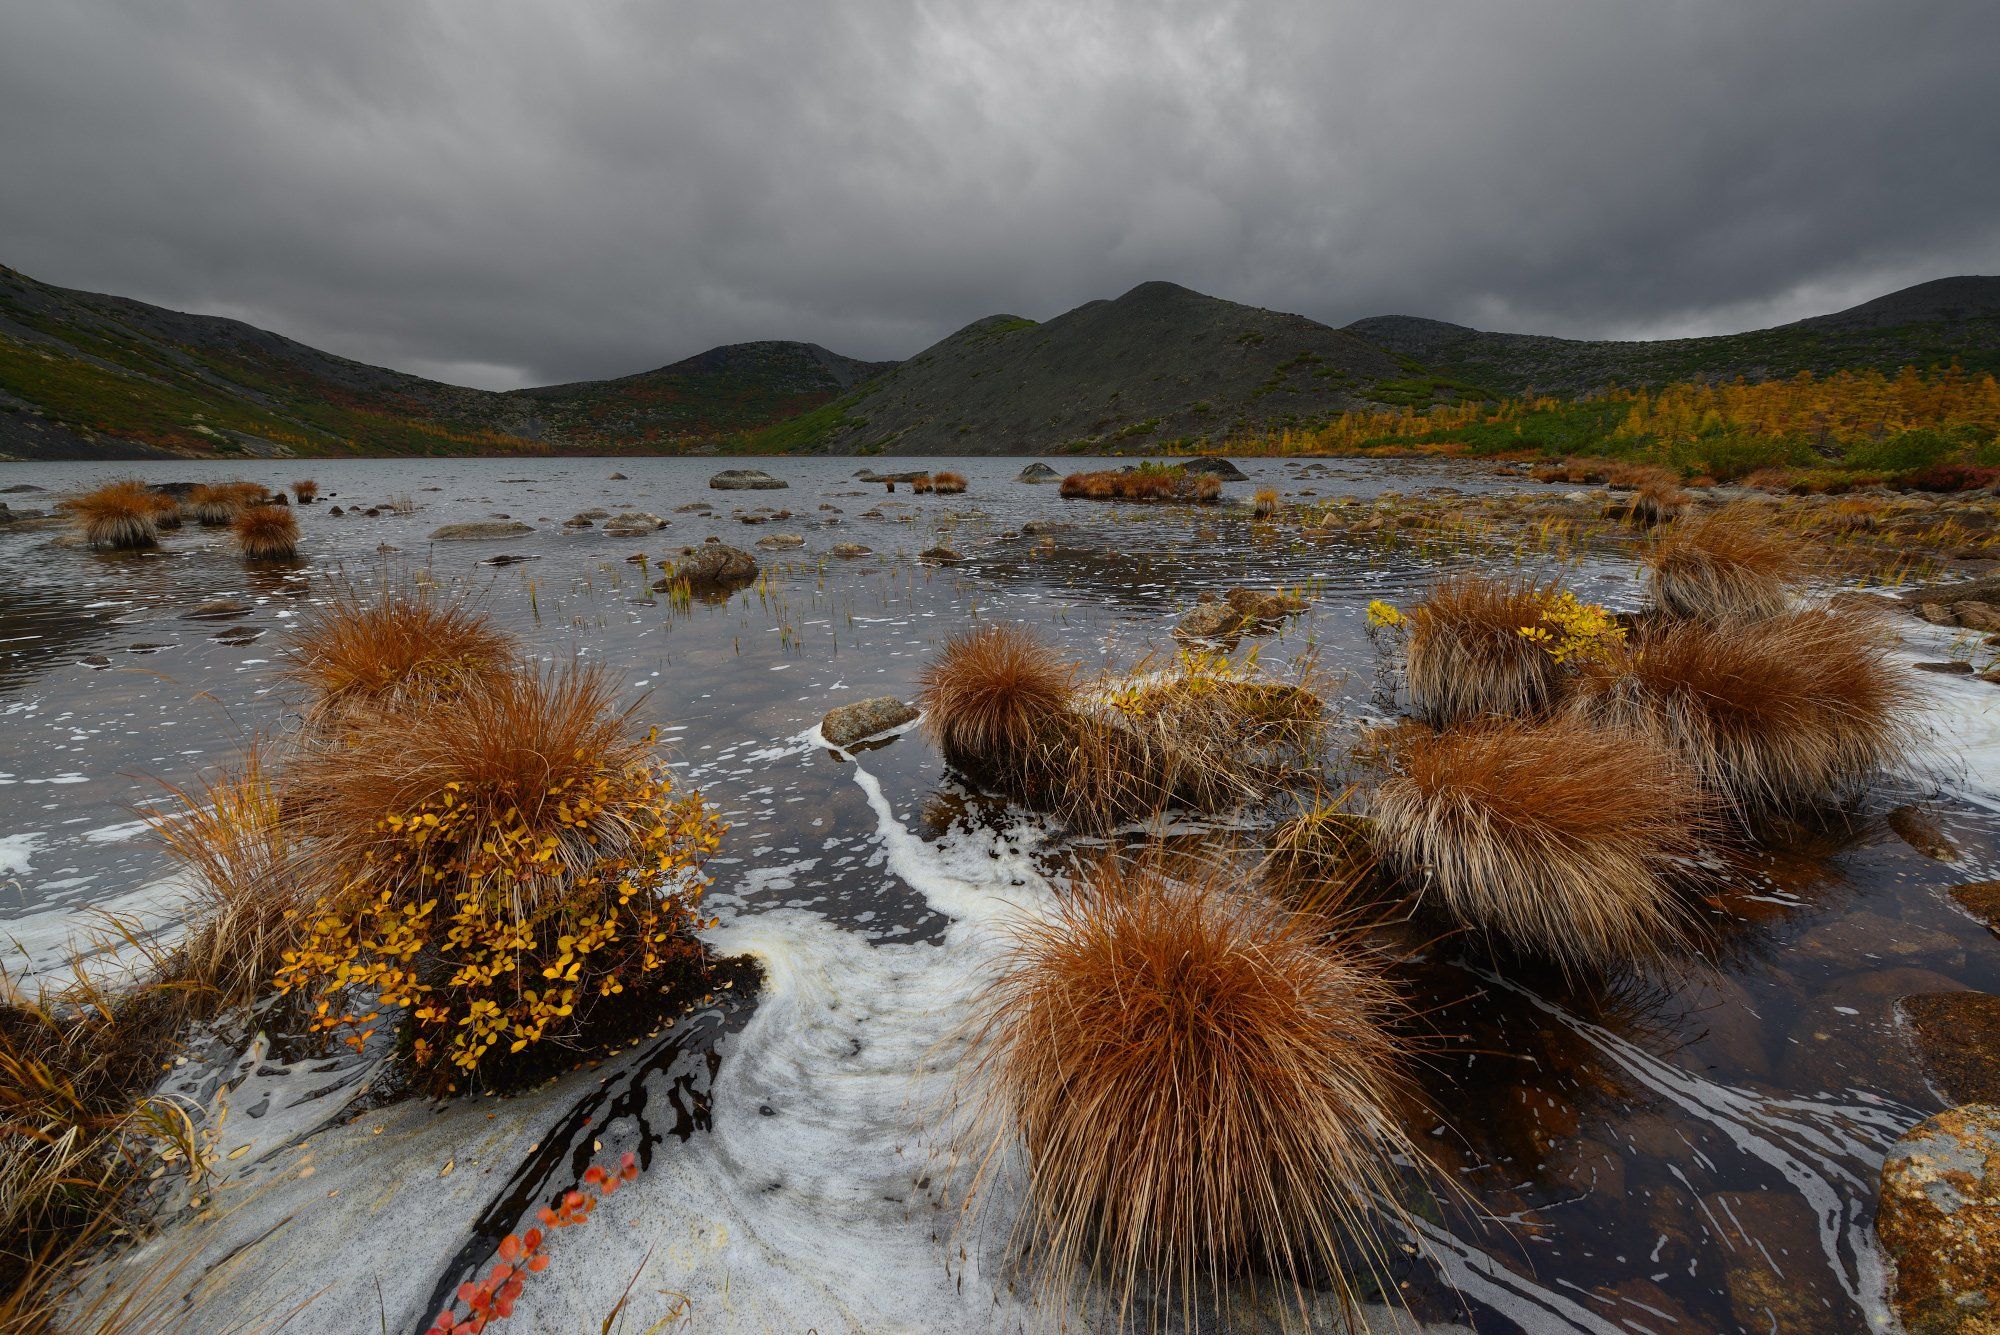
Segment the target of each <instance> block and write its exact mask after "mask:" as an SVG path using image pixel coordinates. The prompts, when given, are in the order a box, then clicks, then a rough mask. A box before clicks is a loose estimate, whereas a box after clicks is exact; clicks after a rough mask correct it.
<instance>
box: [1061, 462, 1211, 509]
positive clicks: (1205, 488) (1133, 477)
mask: <svg viewBox="0 0 2000 1335" xmlns="http://www.w3.org/2000/svg"><path fill="white" fill-rule="evenodd" d="M1061 494H1062V495H1063V496H1064V497H1065V498H1068V499H1071V500H1086V501H1166V502H1178V503H1180V504H1189V505H1206V504H1210V503H1212V502H1214V501H1215V500H1217V499H1218V498H1219V497H1221V495H1222V480H1221V479H1220V478H1218V477H1215V476H1213V475H1211V474H1208V473H1190V472H1188V470H1187V469H1185V468H1182V467H1180V466H1178V465H1175V466H1173V467H1170V468H1162V467H1156V466H1148V465H1141V466H1140V467H1137V468H1126V469H1110V468H1108V469H1104V470H1102V471H1100V472H1095V473H1071V474H1070V475H1069V476H1068V477H1066V478H1064V479H1063V480H1062V487H1061Z"/></svg>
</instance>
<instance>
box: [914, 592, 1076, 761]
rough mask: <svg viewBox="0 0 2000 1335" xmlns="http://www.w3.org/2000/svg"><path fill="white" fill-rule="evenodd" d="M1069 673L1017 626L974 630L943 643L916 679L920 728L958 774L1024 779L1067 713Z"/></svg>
mask: <svg viewBox="0 0 2000 1335" xmlns="http://www.w3.org/2000/svg"><path fill="white" fill-rule="evenodd" d="M1075 690H1076V669H1075V668H1074V667H1073V666H1072V665H1071V664H1069V663H1068V662H1066V661H1064V659H1063V657H1062V656H1061V655H1060V654H1059V653H1057V652H1056V650H1055V649H1054V648H1053V647H1051V646H1050V645H1049V644H1048V643H1046V642H1045V641H1043V640H1041V639H1039V638H1037V637H1036V636H1035V635H1033V634H1032V633H1030V632H1029V631H1026V630H1023V629H1021V628H1020V627H1018V626H1011V625H1005V624H992V625H985V626H979V627H976V628H974V629H973V630H970V631H967V632H966V633H964V634H962V635H959V636H957V637H955V638H954V639H952V640H951V641H950V642H949V643H947V644H946V645H945V647H944V649H943V651H942V652H940V653H939V654H938V656H937V657H936V658H934V659H933V660H931V662H930V663H929V664H928V665H926V666H925V668H924V670H923V672H922V673H921V674H919V676H918V678H917V707H918V708H920V709H922V710H923V711H924V729H925V731H926V732H928V733H929V734H930V737H931V739H932V740H933V741H934V742H936V743H937V746H938V749H939V750H940V751H942V752H943V753H944V757H945V759H946V760H948V761H949V762H951V763H952V764H953V765H956V766H958V767H959V768H961V769H964V770H967V771H970V772H973V773H977V774H982V775H987V776H1004V775H1007V774H1012V775H1014V776H1015V777H1017V778H1022V779H1025V778H1026V777H1027V776H1028V768H1027V767H1028V766H1030V764H1031V761H1032V757H1034V756H1035V755H1036V754H1037V753H1038V752H1039V751H1040V749H1041V748H1042V747H1043V746H1044V745H1045V744H1046V742H1047V741H1048V739H1049V736H1050V733H1051V729H1052V728H1053V727H1054V726H1055V725H1056V724H1057V722H1058V720H1059V719H1060V718H1061V717H1062V716H1063V715H1064V714H1065V713H1066V712H1067V711H1068V710H1069V707H1070V705H1071V703H1072V701H1073V699H1074V695H1075Z"/></svg>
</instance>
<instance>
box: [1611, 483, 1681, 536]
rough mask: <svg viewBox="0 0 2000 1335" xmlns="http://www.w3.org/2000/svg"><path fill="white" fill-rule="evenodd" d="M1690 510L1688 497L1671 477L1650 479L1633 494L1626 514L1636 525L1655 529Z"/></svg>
mask: <svg viewBox="0 0 2000 1335" xmlns="http://www.w3.org/2000/svg"><path fill="white" fill-rule="evenodd" d="M1687 508H1688V495H1687V493H1686V492H1685V491H1683V490H1681V486H1680V483H1679V482H1678V481H1677V480H1675V479H1674V478H1673V477H1672V476H1671V475H1669V474H1665V473H1662V475H1661V476H1659V477H1657V478H1649V479H1648V480H1647V481H1645V482H1644V483H1642V484H1640V486H1639V489H1638V490H1637V491H1636V492H1634V493H1633V496H1632V499H1631V501H1630V502H1629V503H1628V504H1627V506H1626V508H1625V513H1626V515H1627V516H1628V517H1630V518H1631V519H1632V521H1633V522H1634V523H1637V524H1641V525H1644V526H1645V527H1647V528H1653V527H1656V526H1658V525H1660V524H1664V523H1666V522H1667V521H1668V520H1671V519H1675V518H1678V517H1679V516H1680V515H1681V514H1682V513H1684V512H1685V511H1686V510H1687Z"/></svg>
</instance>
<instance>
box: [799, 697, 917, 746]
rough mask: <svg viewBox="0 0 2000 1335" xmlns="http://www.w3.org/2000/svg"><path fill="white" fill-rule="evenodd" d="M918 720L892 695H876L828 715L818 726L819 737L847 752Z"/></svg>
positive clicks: (911, 709) (915, 714)
mask: <svg viewBox="0 0 2000 1335" xmlns="http://www.w3.org/2000/svg"><path fill="white" fill-rule="evenodd" d="M916 716H917V711H916V710H915V709H913V708H911V707H910V706H909V705H906V704H904V703H903V702H902V701H901V700H898V699H897V698H896V697H895V696H893V695H878V696H876V697H875V698H874V699H872V700H858V701H856V702H855V703H853V704H851V705H842V706H840V707H839V708H838V709H832V710H828V711H827V715H826V717H825V718H823V719H821V720H820V722H819V734H820V736H822V737H824V738H826V740H827V741H828V742H830V743H831V744H833V745H834V746H837V747H840V748H841V749H842V750H846V749H847V748H848V747H851V746H853V745H854V744H855V743H856V742H860V741H864V740H866V739H867V738H870V737H877V736H880V735H881V734H882V733H885V732H887V731H889V730H890V729H891V728H900V727H902V726H903V725H904V724H905V723H908V722H909V721H910V720H911V719H913V718H915V717H916Z"/></svg>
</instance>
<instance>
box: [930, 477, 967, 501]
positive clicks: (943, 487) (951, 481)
mask: <svg viewBox="0 0 2000 1335" xmlns="http://www.w3.org/2000/svg"><path fill="white" fill-rule="evenodd" d="M965 488H966V481H965V474H963V473H949V472H947V473H932V474H931V490H932V491H935V492H937V493H938V495H940V496H956V495H958V493H960V492H962V491H964V490H965Z"/></svg>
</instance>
